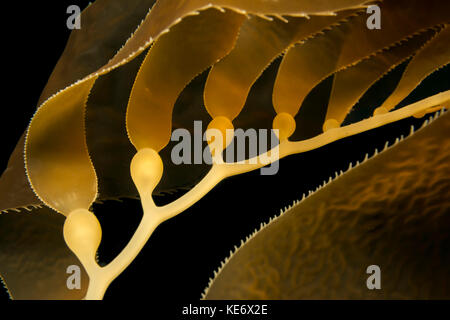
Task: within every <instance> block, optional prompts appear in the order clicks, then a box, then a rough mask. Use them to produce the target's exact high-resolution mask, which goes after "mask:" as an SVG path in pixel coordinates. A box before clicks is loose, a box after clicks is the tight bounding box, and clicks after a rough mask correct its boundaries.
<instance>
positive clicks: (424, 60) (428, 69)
mask: <svg viewBox="0 0 450 320" xmlns="http://www.w3.org/2000/svg"><path fill="white" fill-rule="evenodd" d="M449 43H450V26H449V25H446V26H445V28H444V29H443V30H442V31H441V32H440V33H439V34H438V35H437V36H436V37H435V38H434V39H432V40H431V41H430V42H429V43H427V45H426V46H425V47H424V48H422V49H421V50H420V51H419V52H418V53H417V54H416V55H415V56H414V58H413V59H412V60H411V62H410V63H409V64H408V66H407V68H406V70H405V72H404V74H403V76H402V79H401V80H400V83H399V84H398V86H397V88H396V89H395V91H394V92H393V93H392V94H391V95H390V96H389V98H388V99H387V100H386V101H385V102H384V103H383V104H382V105H381V107H380V109H381V108H383V109H385V110H387V111H389V110H391V109H392V108H395V107H396V106H397V105H398V104H399V103H400V102H401V101H402V100H403V99H404V98H406V97H407V96H408V95H409V94H410V93H411V92H412V91H413V90H414V89H415V88H416V87H417V86H418V85H419V84H420V83H421V82H422V80H424V79H425V78H426V77H428V76H429V75H430V74H431V73H433V72H434V71H436V70H437V69H439V68H441V67H443V66H445V65H447V64H449V63H450V46H449ZM380 109H379V110H380Z"/></svg>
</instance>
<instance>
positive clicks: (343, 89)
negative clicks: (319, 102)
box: [325, 30, 436, 126]
mask: <svg viewBox="0 0 450 320" xmlns="http://www.w3.org/2000/svg"><path fill="white" fill-rule="evenodd" d="M435 34H436V31H434V30H429V31H427V32H425V33H422V34H420V35H417V36H414V37H412V38H411V39H408V40H407V41H405V42H403V43H401V44H399V45H397V46H395V47H392V48H390V49H388V50H385V51H383V52H380V53H378V54H376V55H374V56H372V57H370V58H368V59H365V60H363V61H361V62H359V63H358V64H356V65H354V66H351V67H349V68H346V69H344V70H342V71H340V72H338V73H336V74H335V75H334V79H333V89H332V92H331V96H330V102H329V104H328V109H327V115H326V121H337V124H339V125H341V123H342V122H343V121H344V119H345V117H346V115H347V114H348V112H349V111H350V110H351V108H352V107H353V106H354V105H355V104H356V103H357V102H358V100H359V99H360V98H361V97H362V96H363V94H364V92H366V91H367V90H368V89H369V88H370V87H371V86H372V85H373V84H374V83H375V82H376V81H377V80H378V79H380V78H381V77H382V76H383V75H385V74H386V73H387V72H389V71H390V70H392V69H393V68H394V67H395V66H397V65H398V64H400V63H401V62H403V61H404V60H406V59H407V58H408V57H410V56H411V55H413V54H414V53H415V52H416V51H417V50H419V49H420V48H421V47H422V46H423V45H424V44H425V43H426V42H427V41H428V40H430V39H431V38H432V37H433V36H434V35H435ZM325 126H326V124H325Z"/></svg>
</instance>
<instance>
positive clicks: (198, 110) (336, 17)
mask: <svg viewBox="0 0 450 320" xmlns="http://www.w3.org/2000/svg"><path fill="white" fill-rule="evenodd" d="M366 3H367V1H358V0H329V1H308V0H303V1H289V0H284V1H249V2H242V1H232V0H222V1H202V0H197V1H169V0H166V1H157V2H156V3H155V4H154V5H153V1H137V0H136V1H130V2H127V4H124V3H120V4H117V5H111V4H107V3H106V2H105V1H101V0H99V1H97V2H95V3H94V4H92V5H91V6H89V7H88V8H87V9H86V10H85V11H84V13H83V15H82V18H84V20H83V21H85V24H84V29H85V31H84V30H82V31H81V32H74V33H73V34H72V36H71V38H70V40H69V43H68V46H67V48H66V51H65V54H64V55H63V57H62V58H61V60H60V62H59V63H58V65H57V67H56V68H55V71H54V73H53V74H52V77H51V79H50V80H49V83H48V85H47V87H46V89H45V90H44V93H43V95H42V97H41V101H40V106H39V108H38V110H37V112H36V114H35V116H34V117H33V119H32V121H31V124H30V126H29V128H28V130H27V134H26V139H25V141H24V140H22V141H21V142H19V144H18V147H17V148H16V150H15V152H14V154H13V156H12V158H11V161H10V163H9V166H8V169H7V171H6V172H5V173H4V175H3V176H2V179H1V197H2V201H1V204H2V207H1V208H2V210H4V211H5V212H9V211H11V210H17V209H18V208H23V207H26V208H28V207H31V206H43V205H45V207H42V208H40V209H39V210H43V211H45V212H48V210H50V209H49V208H52V209H54V210H56V211H58V212H59V213H62V214H63V215H64V216H67V217H68V218H67V220H66V222H65V227H64V230H65V231H64V236H65V240H66V242H67V244H68V246H69V247H70V248H71V249H72V251H73V252H75V254H76V255H77V257H78V259H80V261H81V263H82V264H83V266H84V267H85V268H86V272H87V273H88V275H89V277H90V285H89V289H90V290H92V291H91V292H88V295H87V297H88V298H99V297H101V296H102V295H103V293H104V291H105V290H106V287H107V285H108V284H109V283H110V282H111V281H112V280H113V279H114V278H115V277H116V276H117V275H118V274H120V272H121V271H123V269H124V268H125V267H126V266H127V265H128V264H129V263H130V262H131V261H132V259H133V258H134V257H135V256H136V255H137V253H138V252H139V250H140V248H142V246H143V245H144V244H145V241H146V239H148V237H149V236H150V234H151V232H152V230H153V229H154V228H156V227H157V225H159V224H160V223H161V222H162V221H164V220H167V219H169V218H171V217H173V216H175V215H177V214H178V213H180V212H182V211H183V210H184V209H186V208H187V207H189V206H190V205H192V204H193V203H195V202H196V201H197V200H199V199H200V198H201V197H202V196H203V195H204V194H206V193H207V192H208V191H209V190H210V189H211V188H213V187H214V185H216V184H217V183H219V182H220V181H221V180H222V179H224V178H226V177H229V176H232V175H236V174H240V173H243V172H247V171H250V170H254V169H257V168H260V167H262V166H264V165H265V164H267V163H262V162H260V161H258V162H257V163H256V164H250V163H246V164H233V163H223V162H221V161H220V160H221V151H222V150H219V151H220V152H215V153H214V151H215V149H216V148H218V149H220V147H219V146H217V145H216V144H215V143H213V142H210V143H209V146H210V148H211V149H212V151H213V159H214V164H213V165H212V166H211V167H209V166H206V165H203V166H195V169H194V170H195V171H194V174H192V172H191V171H186V170H182V169H180V168H177V167H176V166H174V165H173V164H172V163H171V161H170V146H171V145H170V143H169V142H170V135H171V132H172V130H173V129H174V128H187V129H189V130H191V126H192V124H191V123H192V121H193V120H198V119H201V120H203V121H205V122H207V123H209V128H211V129H219V130H220V131H222V132H223V131H224V130H225V129H234V127H237V128H238V127H254V128H265V127H269V128H272V127H273V128H274V129H278V130H279V132H280V134H279V137H280V140H281V141H280V145H279V146H278V147H277V148H278V150H279V153H280V156H281V157H284V156H287V155H290V154H294V153H299V152H305V151H308V150H311V149H314V148H317V147H320V146H322V145H325V144H327V143H330V142H332V141H335V140H338V139H341V138H344V137H347V136H351V135H354V134H357V133H360V132H363V131H367V130H369V129H372V128H376V127H379V126H381V125H384V124H387V123H390V122H393V121H396V120H400V119H403V118H405V117H409V116H412V115H424V114H426V113H428V112H430V111H433V110H435V109H436V108H441V107H443V106H445V105H446V103H448V101H449V100H450V97H449V92H448V91H445V92H442V93H439V94H437V95H434V96H432V97H429V98H427V99H424V100H422V101H419V102H417V103H415V104H412V105H409V106H406V107H402V108H399V109H394V108H395V106H397V105H398V103H399V102H401V101H402V100H403V98H405V97H406V96H408V93H410V92H411V91H412V90H413V89H414V88H415V87H416V86H417V85H418V84H419V83H420V82H421V80H423V79H424V78H425V77H426V76H428V75H429V74H430V73H432V72H433V71H435V70H438V69H439V68H440V67H442V66H444V65H446V64H448V62H449V57H450V55H449V49H450V48H449V46H448V43H449V41H448V40H449V27H448V25H447V23H448V17H447V16H446V12H448V11H449V10H448V9H449V8H448V6H449V4H448V3H442V2H441V1H427V2H425V1H419V0H416V1H405V0H400V1H393V0H385V1H383V2H382V3H380V4H379V5H380V6H381V12H382V14H383V26H382V28H381V30H369V29H368V28H367V27H366V20H367V14H366V11H365V6H364V5H365V4H366ZM150 8H151V10H150V11H149V12H148V14H147V15H145V13H146V11H147V10H148V9H150ZM425 8H426V10H424V9H425ZM116 16H117V17H119V19H111V17H116ZM139 19H143V20H142V23H141V24H140V25H139V27H138V28H137V29H136V31H135V32H134V33H132V35H131V37H130V38H128V39H127V36H126V34H128V33H129V32H130V29H131V30H132V29H133V28H134V27H135V26H137V25H138V21H139ZM102 21H105V22H108V23H105V25H106V27H105V28H106V30H107V31H106V32H105V29H103V27H102ZM110 21H114V23H110ZM111 24H112V25H111ZM355 43H357V44H358V45H357V46H355ZM121 46H122V47H121ZM92 48H94V49H95V50H92ZM279 56H282V62H281V65H280V67H279V69H278V72H277V75H276V80H275V82H274V84H273V101H272V102H273V106H272V103H271V101H261V102H259V103H260V105H258V106H255V105H253V106H252V105H250V103H251V102H250V101H247V96H248V94H249V92H250V91H251V89H252V85H253V83H254V82H255V81H256V80H257V79H258V78H259V76H260V75H261V74H262V72H263V71H264V70H265V69H266V68H267V66H268V65H270V64H271V63H272V62H273V61H274V60H275V59H276V58H278V57H279ZM408 59H409V60H408ZM407 60H408V67H407V69H406V70H405V72H404V75H403V77H402V79H401V81H400V83H399V85H398V87H397V89H396V90H395V91H394V93H393V94H392V95H391V98H390V99H388V100H386V101H385V102H384V104H383V105H382V106H380V107H379V108H378V109H376V110H375V113H374V115H373V116H372V117H370V118H368V119H359V121H356V122H354V123H352V124H350V125H342V124H343V121H344V119H345V117H346V115H347V114H348V113H349V112H350V110H352V107H353V106H354V105H355V103H356V102H357V101H358V99H359V98H360V97H361V96H362V95H363V94H364V92H365V91H366V90H367V89H368V88H369V87H370V86H371V85H372V84H373V83H374V82H376V81H377V80H378V79H379V78H381V77H383V75H385V74H386V73H387V72H388V71H389V70H391V69H392V68H393V67H395V66H396V65H398V64H400V63H402V62H404V61H407ZM208 68H210V70H209V74H208V78H207V80H206V83H205V86H204V88H202V87H195V86H189V87H188V88H187V89H185V87H186V85H188V84H189V83H190V82H191V81H192V80H193V79H194V78H195V77H196V76H197V75H198V74H200V73H202V72H204V71H205V70H207V69H208ZM72 70H73V72H72ZM330 75H334V83H333V91H332V95H331V97H330V102H329V105H328V108H327V113H326V116H325V119H324V121H323V122H320V123H314V124H313V126H315V127H316V129H317V128H319V129H321V128H323V131H324V132H323V133H322V132H317V131H316V132H317V133H316V134H314V135H313V136H312V137H309V138H308V139H303V140H301V141H295V140H292V141H291V140H290V139H289V138H290V137H291V136H292V135H293V133H294V131H296V130H297V131H298V130H302V129H303V128H296V127H297V126H296V122H298V119H297V116H298V114H299V110H300V107H302V102H303V101H304V99H305V97H306V96H307V94H308V93H309V92H310V91H311V90H312V89H313V88H314V87H316V86H317V85H318V84H319V83H320V82H321V81H322V80H323V79H325V78H327V77H328V76H330ZM355 82H357V84H358V85H357V86H355V85H353V83H355ZM202 89H204V90H203V94H204V104H205V108H203V107H201V106H192V105H189V102H188V101H189V99H188V97H189V92H188V93H186V91H189V90H193V91H200V92H201V91H202ZM359 107H361V106H359ZM370 107H373V106H370ZM249 110H250V111H249ZM255 110H256V111H255ZM308 112H314V109H313V110H312V111H308ZM211 118H212V121H211ZM267 119H270V122H269V123H267ZM272 120H273V124H272V123H271V122H272ZM133 145H134V147H135V148H136V150H137V151H138V152H137V154H136V151H135V150H134V149H133ZM22 154H24V156H23V155H22ZM261 156H262V155H261ZM130 162H131V176H132V179H131V178H130V175H129V166H130ZM24 164H25V169H24ZM163 166H164V169H163ZM160 180H161V183H160ZM133 182H134V184H133ZM193 185H194V188H193V189H192V190H191V191H189V192H188V193H187V194H186V195H184V196H182V197H181V198H180V199H178V200H176V201H174V202H173V203H171V204H168V205H166V206H163V207H158V206H156V205H155V204H154V202H153V199H152V193H154V194H155V193H158V192H163V191H167V190H171V189H174V188H180V187H190V186H193ZM33 191H34V192H33ZM138 194H139V195H140V198H141V202H142V205H143V209H144V218H143V222H142V224H141V225H140V226H139V229H138V230H137V231H136V234H135V236H134V237H133V238H132V239H131V241H130V243H129V245H128V246H127V247H126V248H125V249H124V251H123V252H122V253H121V254H120V255H119V256H118V257H117V259H115V260H114V261H113V262H112V263H111V264H109V265H108V266H105V267H100V266H98V264H97V263H96V262H95V252H96V249H97V248H96V246H97V245H98V241H99V237H100V233H101V229H99V226H98V225H97V224H98V223H97V222H96V219H95V216H94V215H92V214H91V213H89V212H88V210H89V208H90V207H91V205H92V203H93V202H94V201H96V200H102V199H109V198H119V197H134V196H137V195H138ZM79 209H83V210H84V211H80V210H79ZM34 213H36V212H34ZM72 213H74V214H72ZM42 216H43V218H42V219H44V216H45V215H44V214H43V215H42ZM11 220H12V219H11ZM25 220H26V219H24V221H25ZM18 223H19V222H18ZM56 229H59V230H60V229H61V228H55V230H56ZM60 231H61V230H60ZM79 234H81V235H79ZM60 240H61V241H59V242H58V241H57V242H55V243H53V244H52V245H55V246H59V247H58V248H61V247H64V243H63V239H62V238H60ZM6 245H7V244H5V246H6ZM87 249H89V250H88V251H87ZM61 250H62V251H64V250H63V249H61ZM5 252H6V251H5ZM66 253H67V254H69V251H68V250H67V252H66ZM69 256H70V254H69ZM30 259H31V258H30ZM68 259H69V258H68ZM11 263H13V262H12V260H7V259H4V260H1V268H4V270H5V271H3V270H1V269H0V272H2V273H4V274H5V275H6V276H7V274H8V273H10V274H14V273H15V272H16V273H17V272H19V271H20V270H16V271H13V270H12V267H11ZM42 270H43V272H48V270H44V269H42ZM7 277H8V276H7ZM11 277H13V275H11ZM97 278H98V279H97ZM97 280H98V283H96V281H97ZM8 285H9V287H10V289H11V290H12V291H13V295H15V296H17V297H19V298H20V297H26V296H23V295H21V294H20V293H17V294H15V290H14V288H13V287H12V285H10V284H8ZM14 286H20V283H17V284H15V285H14ZM63 291H64V290H63ZM17 292H20V291H19V290H17ZM38 292H39V291H36V292H35V293H34V294H35V295H34V296H32V297H36V296H39V295H40V293H38ZM22 294H24V293H22ZM54 294H55V296H60V295H59V293H56V291H55V293H54ZM42 296H44V295H43V294H42ZM45 296H46V297H47V296H52V294H49V295H45Z"/></svg>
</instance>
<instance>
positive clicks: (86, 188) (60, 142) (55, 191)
mask: <svg viewBox="0 0 450 320" xmlns="http://www.w3.org/2000/svg"><path fill="white" fill-rule="evenodd" d="M92 85H93V80H90V81H87V82H85V83H83V85H82V86H81V88H80V87H77V88H76V89H72V88H71V89H69V90H65V91H64V92H62V93H61V94H59V95H57V96H56V97H55V98H54V99H52V100H47V102H46V103H44V104H43V105H42V107H40V108H39V110H38V111H37V112H36V114H35V116H34V117H33V120H32V121H31V124H30V127H29V129H28V133H27V139H26V141H25V162H26V169H27V174H28V178H29V180H30V183H31V186H32V188H33V190H34V191H35V192H36V194H37V195H38V196H39V198H40V199H41V200H42V201H43V202H44V203H45V204H46V205H48V206H49V207H51V208H53V209H55V210H56V211H58V212H60V213H62V214H65V215H67V214H69V213H70V212H72V211H74V210H76V209H80V208H89V207H90V206H91V204H92V202H94V200H95V198H96V197H97V178H96V175H95V170H94V167H93V166H92V163H91V160H90V157H89V152H88V150H87V147H86V136H85V129H84V128H85V127H84V113H85V110H84V104H83V105H80V104H79V103H78V101H79V100H80V99H85V97H87V96H88V95H89V91H90V89H91V86H92ZM73 88H74V87H73Z"/></svg>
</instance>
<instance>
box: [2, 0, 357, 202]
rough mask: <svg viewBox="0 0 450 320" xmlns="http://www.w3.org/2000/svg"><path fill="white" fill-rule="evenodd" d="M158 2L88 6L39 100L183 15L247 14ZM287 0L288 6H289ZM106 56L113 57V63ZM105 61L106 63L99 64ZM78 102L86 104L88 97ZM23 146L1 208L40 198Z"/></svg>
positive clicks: (117, 59) (301, 4)
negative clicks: (30, 183)
mask: <svg viewBox="0 0 450 320" xmlns="http://www.w3.org/2000/svg"><path fill="white" fill-rule="evenodd" d="M154 2H155V1H154V0H131V1H127V2H126V3H125V2H123V3H120V4H119V3H116V2H114V3H111V2H110V1H105V0H103V1H102V0H97V1H96V2H95V3H93V4H92V5H90V6H89V7H88V8H87V9H86V10H84V11H83V13H82V21H83V28H82V29H81V30H75V31H73V32H72V33H71V36H70V39H69V43H68V45H67V47H66V49H65V51H64V54H63V56H62V58H61V59H60V61H59V62H58V65H57V67H56V68H55V71H54V72H53V74H52V76H51V79H50V80H49V82H48V84H47V86H46V89H45V90H44V93H43V94H42V97H41V99H40V102H39V104H41V103H42V102H43V101H45V100H46V99H48V98H53V96H52V94H54V93H55V92H56V91H58V90H63V89H64V86H66V87H68V86H69V85H70V83H75V82H76V81H77V80H79V79H80V78H82V77H84V78H83V80H82V81H79V82H78V83H76V84H74V86H75V87H77V86H78V85H81V84H82V83H83V82H84V81H87V80H88V79H90V78H92V77H97V76H99V75H101V74H106V73H108V72H110V71H112V70H113V69H115V68H117V67H119V66H120V65H123V64H126V63H128V62H129V61H130V60H132V59H133V58H134V57H136V56H137V55H139V54H140V53H141V52H143V51H144V50H145V49H146V48H147V47H148V46H150V45H151V43H152V42H153V41H154V40H156V39H157V38H158V37H159V36H160V35H161V34H162V33H164V32H166V31H168V29H169V28H170V27H172V26H173V25H175V24H177V23H179V22H180V21H181V19H182V18H184V17H185V16H188V15H191V14H196V13H198V11H199V10H204V9H205V8H208V7H211V6H213V5H216V8H219V9H221V8H220V6H219V5H224V6H225V5H228V6H229V7H230V8H231V9H233V10H237V11H240V12H243V11H242V10H241V9H240V8H239V6H240V5H242V3H238V4H237V7H233V6H232V5H233V3H234V4H235V2H236V1H235V2H233V1H231V2H229V3H228V2H227V1H225V2H224V3H221V2H220V3H219V2H218V1H217V4H216V3H215V2H211V1H184V2H180V1H159V2H157V3H156V5H155V6H153V4H154ZM365 2H366V1H353V0H350V1H347V0H343V1H339V0H334V1H324V2H322V1H320V2H317V1H309V0H305V1H292V2H291V1H286V2H283V3H284V4H283V7H280V8H282V9H283V10H291V9H293V11H291V12H288V11H286V12H284V13H286V14H290V15H300V16H303V15H304V14H315V13H320V14H324V13H329V12H331V11H340V10H344V9H349V8H353V7H359V6H360V5H362V4H363V3H365ZM276 3H278V1H276ZM276 3H275V1H271V2H267V1H257V2H252V3H251V4H250V3H245V4H244V5H250V6H252V10H256V11H252V13H254V14H257V15H262V16H263V15H264V14H270V13H273V12H269V10H270V8H272V7H274V6H276V5H277V4H276ZM286 4H287V5H288V7H286V6H285V5H286ZM150 8H152V10H151V11H150V12H149V13H148V15H147V16H146V17H145V19H144V20H143V21H142V23H141V24H140V26H139V28H138V29H137V30H136V32H135V33H134V34H133V33H132V31H133V30H134V29H135V28H136V26H138V25H139V21H140V19H142V18H144V15H145V13H144V11H145V12H147V11H148V10H149V9H150ZM249 12H250V11H249ZM275 14H276V13H275ZM130 33H132V36H131V37H130V38H129V39H128V40H127V41H125V39H126V38H127V37H128V35H129V34H130ZM124 43H125V44H124ZM122 45H123V46H122ZM121 46H122V48H121V49H120V50H119V51H118V52H117V54H116V55H115V56H114V57H112V58H111V56H112V54H113V53H114V52H115V51H116V50H117V49H118V48H120V47H121ZM108 59H110V60H109V62H108ZM102 64H103V67H100V66H101V65H102ZM68 66H71V67H70V72H68V69H69V67H68ZM72 67H73V68H72ZM96 68H98V69H97V71H95V70H96ZM73 69H76V70H73ZM79 103H80V104H83V103H84V99H82V101H79ZM23 145H24V137H22V140H21V141H19V143H18V145H17V147H16V149H15V151H14V154H13V156H12V157H11V161H10V162H9V164H8V170H7V171H5V173H4V174H3V176H2V178H1V180H0V181H1V183H0V186H2V188H1V189H0V190H1V191H2V192H0V194H1V197H2V201H1V203H2V206H1V207H0V209H1V210H2V211H4V210H9V209H11V208H17V207H22V206H25V205H31V204H36V203H39V202H40V201H38V199H37V198H36V197H35V195H34V193H33V192H32V191H31V189H30V188H29V187H27V185H28V181H27V177H26V174H25V170H24V169H21V167H22V164H21V163H20V162H22V163H23V157H22V154H23ZM21 157H22V159H21ZM16 162H17V163H16ZM22 189H23V192H21V193H18V192H15V191H16V190H22Z"/></svg>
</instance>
